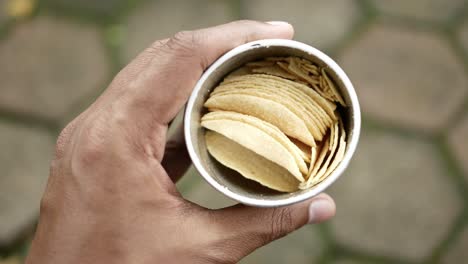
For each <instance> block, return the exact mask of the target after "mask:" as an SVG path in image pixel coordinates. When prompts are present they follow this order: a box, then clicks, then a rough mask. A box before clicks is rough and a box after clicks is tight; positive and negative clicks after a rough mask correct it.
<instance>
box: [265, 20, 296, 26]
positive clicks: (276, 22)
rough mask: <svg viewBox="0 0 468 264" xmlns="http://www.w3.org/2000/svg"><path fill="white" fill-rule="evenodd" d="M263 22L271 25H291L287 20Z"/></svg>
mask: <svg viewBox="0 0 468 264" xmlns="http://www.w3.org/2000/svg"><path fill="white" fill-rule="evenodd" d="M265 23H267V24H270V25H273V26H285V25H291V24H289V23H288V22H284V21H268V22H265Z"/></svg>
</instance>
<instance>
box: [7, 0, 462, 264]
mask: <svg viewBox="0 0 468 264" xmlns="http://www.w3.org/2000/svg"><path fill="white" fill-rule="evenodd" d="M234 19H259V20H286V21H289V22H291V23H292V24H294V26H295V29H296V39H298V40H301V41H304V42H307V43H309V44H311V45H313V46H316V47H318V48H320V49H322V50H325V51H327V52H328V53H330V55H332V57H334V58H335V59H336V60H337V61H338V62H339V64H340V65H342V66H343V68H344V70H345V71H346V72H347V73H348V74H349V76H350V78H351V80H352V81H353V83H354V85H355V87H356V90H357V92H358V95H359V98H360V102H361V106H362V111H363V118H364V124H363V132H362V137H361V142H360V145H359V147H358V150H357V153H356V156H355V158H354V160H353V161H352V163H351V165H350V168H349V169H348V170H347V172H346V173H345V175H343V177H342V178H341V179H340V180H339V181H338V182H337V183H336V184H335V185H334V186H333V187H332V188H331V189H330V190H329V193H330V194H332V195H333V196H334V197H335V199H336V202H337V206H338V213H337V216H336V217H335V218H334V219H333V220H332V221H331V222H329V223H327V224H321V225H318V226H313V227H312V226H311V227H307V228H304V229H303V230H301V231H297V232H295V233H293V234H291V235H289V236H287V237H285V238H283V239H281V240H279V241H277V242H275V243H272V244H271V245H269V246H267V247H265V248H262V249H260V250H258V251H256V252H254V253H253V254H251V255H250V256H249V257H247V258H246V259H245V260H244V261H243V262H242V263H331V264H358V263H364V264H374V263H444V264H451V263H464V261H467V259H468V256H467V250H466V249H467V248H468V231H467V230H468V139H467V135H468V1H466V0H413V1H405V0H392V1H390V0H341V1H339V0H289V1H279V0H269V1H266V0H256V1H246V0H155V1H152V0H140V1H139V0H103V1H90V0H86V1H71V0H47V1H46V0H43V1H41V0H0V87H1V88H0V91H1V93H0V147H1V149H2V152H0V166H1V168H2V175H1V176H0V264H6V263H20V262H21V259H22V257H23V256H24V254H25V251H26V250H25V248H27V245H28V243H29V241H30V236H31V230H32V228H33V227H34V223H35V221H36V219H37V212H38V203H39V199H40V196H41V193H42V191H43V188H44V184H45V180H46V177H47V171H48V162H49V160H50V159H51V156H52V151H53V145H54V138H55V137H56V136H57V134H58V133H59V131H60V128H61V127H63V125H64V124H65V123H66V122H68V121H69V120H70V119H71V118H72V117H73V116H74V115H76V114H77V113H79V112H80V111H82V110H83V109H84V108H85V107H86V106H87V105H89V104H90V103H91V102H92V100H93V99H94V98H96V96H97V95H98V94H99V93H100V92H101V91H102V90H103V89H105V87H106V84H107V83H108V82H109V81H110V79H111V77H112V75H113V74H114V73H115V72H116V70H118V69H119V68H120V67H122V66H123V65H124V64H126V63H127V62H128V61H129V60H131V58H132V57H134V56H135V55H136V54H137V53H138V52H139V51H141V50H142V49H143V48H145V47H146V46H148V45H149V44H150V43H151V42H153V41H154V40H157V39H161V38H166V37H169V36H170V35H171V34H173V33H175V32H176V31H180V30H187V29H194V28H199V27H206V26H210V25H214V24H219V23H224V22H227V21H230V20H234ZM178 187H179V189H180V190H181V192H182V194H183V195H184V196H185V197H186V198H187V199H189V200H191V201H193V202H196V203H199V204H201V205H202V206H205V207H208V208H212V209H216V208H222V207H225V206H229V205H232V204H234V202H233V201H231V200H229V199H227V198H225V197H224V196H223V195H221V194H219V193H217V192H216V191H214V190H213V189H212V188H211V187H210V186H209V185H208V184H207V183H205V182H204V181H203V180H202V179H201V177H200V176H199V175H198V174H197V173H196V171H195V170H194V169H193V168H192V169H190V170H189V172H188V173H187V175H186V177H184V179H182V180H181V181H180V182H179V183H178Z"/></svg>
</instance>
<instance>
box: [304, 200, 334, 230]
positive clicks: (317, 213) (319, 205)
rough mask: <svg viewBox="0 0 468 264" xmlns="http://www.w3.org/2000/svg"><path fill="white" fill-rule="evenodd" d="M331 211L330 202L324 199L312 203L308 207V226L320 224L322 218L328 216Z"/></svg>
mask: <svg viewBox="0 0 468 264" xmlns="http://www.w3.org/2000/svg"><path fill="white" fill-rule="evenodd" d="M331 209H332V208H331V206H330V201H328V200H326V199H319V200H315V201H313V202H312V203H311V204H310V205H309V224H316V223H319V222H322V221H323V220H324V218H325V217H326V216H327V215H329V214H330V213H329V212H330V210H331Z"/></svg>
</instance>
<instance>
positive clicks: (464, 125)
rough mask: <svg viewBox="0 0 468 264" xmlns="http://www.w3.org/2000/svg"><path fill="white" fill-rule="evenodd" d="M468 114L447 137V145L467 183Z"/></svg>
mask: <svg viewBox="0 0 468 264" xmlns="http://www.w3.org/2000/svg"><path fill="white" fill-rule="evenodd" d="M466 135H468V112H467V113H466V114H465V117H464V118H463V119H462V120H461V121H460V123H458V124H457V125H456V127H455V128H454V129H453V131H451V132H450V135H449V143H450V146H451V148H452V150H453V151H454V153H455V158H456V159H457V161H458V165H459V166H461V167H462V169H463V170H464V175H465V179H466V180H467V181H468V138H467V136H466Z"/></svg>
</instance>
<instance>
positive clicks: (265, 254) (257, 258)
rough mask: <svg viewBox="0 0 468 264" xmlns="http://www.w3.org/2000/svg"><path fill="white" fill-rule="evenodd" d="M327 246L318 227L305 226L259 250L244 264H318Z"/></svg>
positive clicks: (244, 260) (245, 260)
mask: <svg viewBox="0 0 468 264" xmlns="http://www.w3.org/2000/svg"><path fill="white" fill-rule="evenodd" d="M324 249H325V245H324V243H323V242H322V240H321V237H320V235H319V232H318V227H317V226H304V227H303V228H301V229H300V230H297V231H295V232H294V233H292V234H289V235H287V236H286V237H284V238H281V239H280V240H277V241H275V242H273V243H271V244H268V245H266V246H264V247H262V248H260V249H257V250H256V251H254V252H253V253H251V254H250V255H249V256H247V257H246V258H244V259H243V260H242V261H241V262H240V263H242V264H250V263H252V264H263V263H269V264H276V263H278V264H280V263H281V264H282V263H316V260H317V258H318V257H319V256H320V254H322V253H323V250H324Z"/></svg>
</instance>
